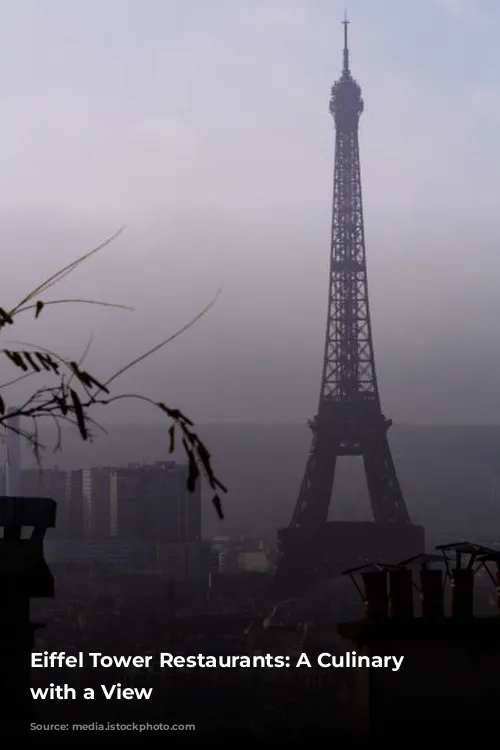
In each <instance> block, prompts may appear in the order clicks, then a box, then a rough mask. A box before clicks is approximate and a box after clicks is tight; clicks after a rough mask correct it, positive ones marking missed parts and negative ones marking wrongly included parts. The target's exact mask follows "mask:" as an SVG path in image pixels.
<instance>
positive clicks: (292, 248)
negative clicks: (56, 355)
mask: <svg viewBox="0 0 500 750" xmlns="http://www.w3.org/2000/svg"><path fill="white" fill-rule="evenodd" d="M0 8H1V10H2V27H1V30H0V91H1V99H0V108H1V112H0V159H1V163H2V177H1V179H0V242H1V245H2V248H3V252H4V266H3V276H2V299H1V304H2V306H5V307H8V306H9V305H11V304H12V303H14V302H16V301H17V300H18V298H19V297H21V296H22V295H23V294H24V293H25V292H27V291H29V290H30V289H31V288H33V287H34V286H36V284H37V283H38V282H39V281H40V280H42V279H43V278H44V277H46V276H48V275H50V274H51V273H53V272H54V271H56V270H57V269H58V268H59V267H60V266H63V265H65V264H66V263H68V262H69V261H71V260H73V258H74V257H76V256H78V255H79V254H81V253H83V252H84V251H85V250H87V249H90V248H91V247H92V246H93V245H96V244H98V243H99V242H100V241H102V240H103V239H105V238H106V237H107V236H109V235H111V234H113V232H115V231H116V230H117V229H118V228H119V227H120V226H122V225H125V226H126V229H125V232H124V233H123V234H122V235H121V236H120V237H119V238H118V239H117V240H116V242H114V243H113V244H112V245H111V246H109V247H108V248H106V249H105V250H104V251H103V253H102V254H101V255H100V256H98V257H96V258H94V259H92V260H91V261H89V263H88V265H87V266H85V268H82V269H80V270H78V271H77V272H76V273H75V275H74V276H72V277H71V278H69V279H67V280H65V281H64V282H63V283H62V284H61V286H60V287H59V288H57V289H54V290H51V292H52V295H51V296H50V297H45V299H48V298H51V299H55V298H68V297H75V296H76V297H88V298H91V299H97V300H106V301H109V302H118V303H124V304H129V305H132V306H133V307H134V308H136V310H135V312H128V311H118V310H103V309H96V308H92V307H84V306H74V307H71V308H70V307H66V308H62V307H61V306H56V307H55V308H54V309H52V310H45V311H44V313H43V315H42V317H41V319H40V320H39V321H37V322H36V323H35V322H34V321H31V320H28V319H26V320H25V321H24V322H23V323H22V324H19V325H17V324H16V326H15V328H14V329H12V330H9V331H6V332H5V331H4V338H5V339H6V340H11V339H19V340H23V341H31V342H33V343H37V344H42V345H44V346H47V347H49V348H54V347H55V348H57V349H58V351H60V352H61V353H62V354H65V355H67V356H78V355H79V354H81V352H82V351H83V350H84V349H85V347H86V345H87V343H88V341H89V337H90V336H91V334H93V343H92V348H91V350H90V353H89V356H88V359H87V366H88V367H89V368H92V369H93V371H94V372H95V374H96V375H98V376H100V377H105V376H106V375H108V374H111V373H112V372H113V371H114V370H115V369H117V368H118V367H119V366H120V365H121V364H122V363H123V362H125V361H127V360H128V359H131V358H133V357H135V356H136V355H138V354H140V353H141V352H142V351H143V350H146V349H147V348H149V347H150V346H153V345H154V344H155V343H157V342H158V341H160V340H161V339H163V338H165V337H167V336H168V335H170V334H171V333H173V332H175V330H176V329H177V328H178V327H180V326H182V325H183V324H184V323H186V322H187V321H188V320H189V319H190V318H192V317H194V316H195V315H196V314H197V313H198V312H199V311H200V310H201V309H202V308H203V307H204V306H205V305H206V304H207V303H208V302H209V301H210V300H211V299H212V298H213V296H214V295H215V294H216V292H217V290H218V289H219V288H220V287H221V286H222V293H221V295H220V297H219V299H218V300H217V302H216V304H215V306H214V307H213V308H212V309H211V310H210V311H209V312H208V313H207V315H206V316H205V317H204V318H203V319H202V320H201V321H200V322H199V323H198V324H197V325H196V326H195V327H194V328H192V329H191V330H189V331H188V332H187V333H186V334H185V335H183V336H182V337H180V338H179V339H177V340H176V341H174V342H173V343H172V344H170V345H169V346H168V347H167V348H166V349H165V350H163V351H161V352H159V353H158V354H157V355H155V357H154V358H152V359H151V360H149V361H148V362H146V363H142V364H141V365H140V366H138V367H137V368H136V369H135V370H134V371H133V373H131V374H130V375H128V376H127V377H125V378H124V379H123V382H120V384H119V389H118V390H120V389H122V390H123V391H127V392H128V391H131V390H137V391H140V392H142V393H145V394H147V395H150V396H152V397H153V398H158V399H163V400H165V401H168V402H169V403H172V404H173V405H177V406H179V407H181V408H183V409H185V410H186V411H187V412H188V413H189V415H190V416H192V417H193V418H194V419H195V420H196V421H197V422H207V423H210V422H212V423H213V422H235V423H238V422H274V423H279V422H303V421H304V420H305V419H306V418H308V417H309V416H311V415H312V414H313V413H314V411H315V409H316V405H317V397H318V388H319V380H320V374H321V362H322V355H323V346H324V329H325V316H326V301H327V300H326V297H327V280H328V260H329V231H330V221H331V218H330V214H331V198H332V170H333V156H334V128H333V121H332V119H331V117H330V115H329V113H328V97H329V91H330V87H331V85H332V84H333V82H334V81H335V79H336V78H337V77H338V74H339V71H340V67H341V47H342V27H341V25H340V21H341V19H342V17H343V11H344V1H343V2H342V3H340V2H336V1H335V0H238V2H234V0H211V1H210V2H206V0H182V1H181V0H175V1H174V0H148V2H147V3H138V2H136V1H135V0H105V2H100V3H99V2H84V1H83V0H72V2H71V3H68V2H65V1H64V0H44V2H40V0H19V1H18V2H17V3H12V2H1V3H0ZM348 12H349V16H350V19H351V25H350V30H349V33H350V48H351V67H352V71H353V75H354V76H355V78H356V79H357V80H358V82H359V83H360V85H361V86H362V89H363V96H364V100H365V112H364V113H363V115H362V118H361V123H360V139H361V162H362V178H363V190H364V196H363V197H364V206H365V223H366V243H367V257H368V273H369V288H370V297H371V312H372V322H373V332H374V340H375V352H376V360H377V367H378V375H379V381H380V390H381V396H382V401H383V406H384V409H385V410H386V411H387V413H388V414H389V415H390V416H391V417H392V418H393V419H394V420H395V421H397V422H406V423H419V422H420V423H493V422H498V421H499V420H500V396H499V383H500V335H499V333H498V320H499V319H500V295H499V294H498V283H499V277H500V247H499V244H498V234H499V232H498V222H499V217H498V208H497V206H498V205H499V202H500V184H499V181H498V159H499V156H500V152H499V148H500V147H499V145H498V128H499V124H500V51H499V48H498V41H497V40H498V35H499V33H500V5H498V3H497V2H495V0H490V2H488V1H487V0H484V2H481V0H476V1H475V2H473V1H471V2H466V0H464V1H463V2H458V0H457V1H456V2H452V1H451V0H447V1H445V0H421V1H420V2H419V3H409V2H404V3H403V2H401V1H400V0H398V1H397V0H384V2H383V3H374V2H373V1H372V0H353V1H352V2H351V3H350V4H349V7H348ZM479 40H480V41H479ZM3 369H4V371H3V374H2V378H3V379H4V380H7V379H10V376H11V375H12V370H11V369H9V368H8V366H7V365H4V368H3ZM117 385H118V384H117ZM24 392H25V391H20V392H16V391H14V390H12V398H16V399H17V398H20V396H21V395H22V393H24ZM4 396H5V398H6V399H7V393H6V392H5V393H4ZM99 418H100V415H99ZM158 418H159V417H158V415H156V414H155V412H154V410H151V411H149V410H148V409H147V408H143V406H140V407H137V406H134V407H129V406H127V407H126V409H125V408H124V407H121V409H120V410H118V409H114V410H112V411H109V412H108V413H107V414H106V415H105V417H103V418H102V419H103V421H106V420H112V421H121V422H127V423H130V422H133V421H141V422H147V421H148V420H151V421H152V420H155V419H158Z"/></svg>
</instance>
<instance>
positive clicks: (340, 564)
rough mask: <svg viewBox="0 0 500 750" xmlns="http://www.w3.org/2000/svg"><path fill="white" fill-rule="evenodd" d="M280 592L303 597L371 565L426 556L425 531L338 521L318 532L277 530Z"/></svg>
mask: <svg viewBox="0 0 500 750" xmlns="http://www.w3.org/2000/svg"><path fill="white" fill-rule="evenodd" d="M278 550H279V554H280V558H281V559H280V564H279V567H278V570H277V571H276V574H275V584H276V591H277V592H279V593H280V594H282V595H284V596H294V595H300V593H303V591H304V589H308V588H310V587H311V586H314V585H315V584H318V583H320V582H321V581H324V580H327V579H329V578H334V577H335V576H338V575H339V574H340V573H342V571H344V570H347V569H349V568H354V567H356V566H358V565H363V564H364V563H368V562H381V563H388V564H389V563H391V564H395V563H398V562H400V561H401V560H404V559H406V558H409V557H412V556H413V555H419V554H420V553H422V552H425V530H424V528H423V527H422V526H414V525H413V524H387V525H386V524H378V523H374V522H370V521H366V522H356V521H352V522H351V521H338V522H337V521H334V522H330V523H326V524H324V525H323V526H321V527H320V528H319V529H315V530H314V531H310V530H305V529H300V528H293V527H289V528H285V529H279V530H278Z"/></svg>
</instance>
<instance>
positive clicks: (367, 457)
mask: <svg viewBox="0 0 500 750" xmlns="http://www.w3.org/2000/svg"><path fill="white" fill-rule="evenodd" d="M347 23H348V22H347V20H345V21H344V61H343V69H342V74H341V76H340V79H339V80H338V81H337V82H336V83H335V84H334V86H333V87H332V91H331V99H330V112H331V114H332V116H333V118H334V121H335V130H336V141H335V173H334V190H333V218H332V233H331V256H330V282H329V298H328V317H327V326H326V343H325V352H324V362H323V376H322V382H321V391H320V399H319V407H318V412H317V416H316V417H315V418H314V419H313V420H312V421H311V422H310V426H311V428H312V432H313V440H312V445H311V450H310V454H309V458H308V461H307V466H306V470H305V474H304V478H303V481H302V484H301V487H300V492H299V497H298V500H297V503H296V506H295V510H294V513H293V518H292V522H291V524H290V527H291V528H295V529H303V530H307V531H312V530H313V529H315V528H317V527H319V526H321V525H323V524H325V523H326V522H327V520H328V510H329V505H330V498H331V494H332V490H333V483H334V477H335V467H336V463H337V458H338V457H339V456H362V457H363V462H364V469H365V474H366V479H367V485H368V492H369V496H370V501H371V507H372V512H373V517H374V521H375V522H376V523H378V524H410V523H411V521H410V517H409V514H408V511H407V508H406V505H405V502H404V499H403V495H402V492H401V487H400V485H399V482H398V478H397V475H396V470H395V467H394V462H393V459H392V455H391V451H390V447H389V443H388V440H387V431H388V429H389V427H390V426H391V421H390V420H388V419H386V418H385V417H384V415H383V413H382V409H381V404H380V397H379V391H378V384H377V376H376V371H375V360H374V353H373V339H372V330H371V322H370V308H369V302H368V285H367V272H366V254H365V236H364V224H363V203H362V194H361V173H360V158H359V142H358V124H359V118H360V115H361V113H362V112H363V99H362V96H361V88H360V86H359V85H358V83H357V82H356V81H355V80H354V78H353V77H352V75H351V71H350V67H349V51H348V45H347Z"/></svg>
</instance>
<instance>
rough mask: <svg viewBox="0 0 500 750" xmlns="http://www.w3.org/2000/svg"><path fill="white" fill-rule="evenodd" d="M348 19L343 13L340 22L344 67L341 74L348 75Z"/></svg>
mask: <svg viewBox="0 0 500 750" xmlns="http://www.w3.org/2000/svg"><path fill="white" fill-rule="evenodd" d="M349 23H350V21H349V19H348V18H347V11H346V10H345V11H344V20H343V21H342V25H343V27H344V67H343V72H344V73H348V72H349V47H348V44H347V27H348V26H349Z"/></svg>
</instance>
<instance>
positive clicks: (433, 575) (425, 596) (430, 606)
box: [420, 567, 444, 620]
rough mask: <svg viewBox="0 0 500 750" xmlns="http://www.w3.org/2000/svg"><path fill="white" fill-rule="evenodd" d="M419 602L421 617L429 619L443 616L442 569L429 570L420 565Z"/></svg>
mask: <svg viewBox="0 0 500 750" xmlns="http://www.w3.org/2000/svg"><path fill="white" fill-rule="evenodd" d="M420 603H421V608H422V617H424V618H426V619H429V620H432V619H435V620H437V619H439V618H441V617H444V587H443V571H442V570H429V569H428V568H424V567H422V569H421V571H420Z"/></svg>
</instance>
